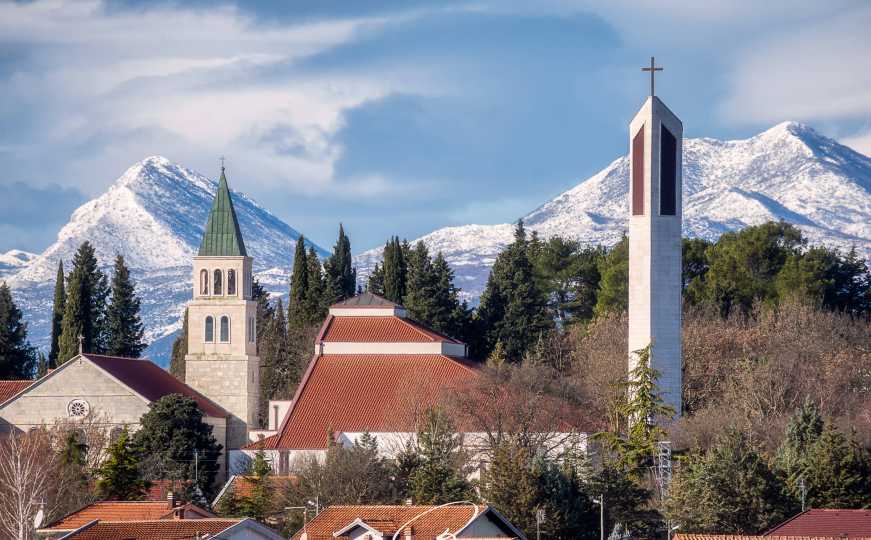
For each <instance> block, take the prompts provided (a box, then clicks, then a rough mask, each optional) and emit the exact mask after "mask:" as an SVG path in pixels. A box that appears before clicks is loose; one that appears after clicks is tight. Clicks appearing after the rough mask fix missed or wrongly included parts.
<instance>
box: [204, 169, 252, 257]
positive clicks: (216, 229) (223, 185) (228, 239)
mask: <svg viewBox="0 0 871 540" xmlns="http://www.w3.org/2000/svg"><path fill="white" fill-rule="evenodd" d="M197 255H198V256H200V257H226V256H241V257H245V256H247V253H246V252H245V242H244V241H243V240H242V231H241V230H240V229H239V220H238V219H236V209H235V208H233V199H232V197H231V196H230V188H229V187H228V186H227V177H226V176H225V175H224V168H223V167H221V179H220V180H218V190H217V192H216V193H215V200H214V202H213V203H212V210H211V212H209V221H208V222H207V223H206V230H205V232H204V233H203V241H202V243H201V244H200V251H199V253H198V254H197Z"/></svg>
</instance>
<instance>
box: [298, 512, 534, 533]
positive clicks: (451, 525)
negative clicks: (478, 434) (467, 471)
mask: <svg viewBox="0 0 871 540" xmlns="http://www.w3.org/2000/svg"><path fill="white" fill-rule="evenodd" d="M433 508H435V507H433V506H387V505H385V506H330V507H329V508H327V509H325V510H323V511H322V512H321V513H320V514H318V515H317V516H316V517H315V518H314V519H312V520H311V521H309V522H308V523H307V524H306V527H305V529H306V530H305V532H306V533H307V535H308V536H307V538H308V540H335V538H336V537H335V536H333V535H334V533H336V532H338V531H342V530H346V529H349V527H348V526H349V525H352V524H354V522H357V523H358V524H365V525H366V526H368V527H370V528H373V529H375V530H377V531H379V532H381V533H383V534H393V533H395V532H396V531H397V530H398V529H399V528H400V527H402V526H403V525H405V524H406V523H408V522H409V521H410V520H412V519H413V518H415V516H419V517H418V518H417V519H415V520H414V521H413V522H412V523H411V527H412V530H413V533H414V539H415V540H435V539H436V537H438V536H439V535H440V534H442V533H444V532H445V530H446V529H447V530H449V531H450V532H452V533H457V532H459V531H460V530H462V529H463V528H464V527H465V526H466V524H467V523H469V521H470V520H471V519H472V517H473V516H475V512H476V511H477V515H478V516H483V515H485V514H486V515H489V516H490V517H491V518H493V519H494V520H495V521H496V523H498V524H499V525H501V527H500V528H504V530H505V538H522V536H520V533H519V532H518V531H517V530H516V529H514V527H513V526H511V524H510V523H508V521H507V520H505V518H504V517H502V516H501V514H498V513H497V512H494V511H493V510H492V509H491V508H490V507H488V506H484V505H477V506H475V507H474V508H473V507H472V505H457V506H447V507H443V508H436V509H435V510H433ZM428 510H432V511H431V512H429V513H427V514H424V512H427V511H428ZM421 514H424V515H421ZM358 520H359V521H358ZM350 528H353V526H352V527H350ZM302 533H303V531H301V530H300V531H297V533H296V534H295V535H294V536H293V539H294V540H299V539H300V538H301V536H302Z"/></svg>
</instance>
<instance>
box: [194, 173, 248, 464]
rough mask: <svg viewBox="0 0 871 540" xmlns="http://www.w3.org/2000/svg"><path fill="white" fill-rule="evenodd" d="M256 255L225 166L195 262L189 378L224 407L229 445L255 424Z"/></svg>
mask: <svg viewBox="0 0 871 540" xmlns="http://www.w3.org/2000/svg"><path fill="white" fill-rule="evenodd" d="M251 285H252V259H251V257H249V256H248V254H247V252H246V251H245V242H244V241H243V239H242V232H241V231H240V229H239V221H238V220H237V219H236V211H235V209H234V208H233V200H232V197H231V195H230V189H229V187H228V186H227V177H226V175H225V174H224V167H223V165H222V166H221V178H220V180H219V181H218V190H217V192H216V194H215V200H214V202H213V203H212V210H211V212H210V213H209V220H208V223H207V224H206V230H205V233H204V234H203V241H202V243H201V244H200V249H199V253H198V254H197V256H196V257H194V264H193V291H194V295H193V300H192V301H191V302H190V303H189V304H188V354H187V356H186V357H185V382H186V383H187V384H188V385H190V386H191V387H193V388H195V389H196V390H197V391H199V392H200V393H202V394H203V395H205V396H206V397H208V398H209V399H211V400H212V401H214V402H215V403H217V404H218V405H220V406H221V407H223V408H224V409H226V410H227V411H228V412H229V413H230V414H231V417H230V418H229V419H228V421H227V446H228V449H236V448H239V447H241V446H242V445H244V444H246V443H247V442H248V429H249V428H255V427H256V426H257V407H258V402H259V396H260V358H258V356H257V328H256V321H257V302H255V301H254V300H253V299H252V294H251V293H252V291H251Z"/></svg>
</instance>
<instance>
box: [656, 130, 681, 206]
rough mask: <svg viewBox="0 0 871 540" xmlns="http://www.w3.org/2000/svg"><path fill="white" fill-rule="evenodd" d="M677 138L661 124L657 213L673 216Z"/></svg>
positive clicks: (675, 198) (675, 200)
mask: <svg viewBox="0 0 871 540" xmlns="http://www.w3.org/2000/svg"><path fill="white" fill-rule="evenodd" d="M676 191H677V139H676V138H675V136H674V135H672V134H671V132H670V131H669V130H668V129H666V127H665V126H662V139H661V143H660V156H659V215H661V216H673V215H675V213H676V211H677V197H676V195H677V193H676Z"/></svg>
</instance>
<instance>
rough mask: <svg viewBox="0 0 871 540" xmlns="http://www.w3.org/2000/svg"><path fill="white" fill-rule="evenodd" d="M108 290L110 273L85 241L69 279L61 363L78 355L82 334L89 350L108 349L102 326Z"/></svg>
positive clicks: (63, 324) (60, 342) (59, 356)
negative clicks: (103, 269)
mask: <svg viewBox="0 0 871 540" xmlns="http://www.w3.org/2000/svg"><path fill="white" fill-rule="evenodd" d="M108 292H109V289H108V285H107V283H106V276H105V275H104V274H103V272H101V271H100V269H99V268H98V267H97V259H96V257H95V256H94V248H93V246H91V244H90V243H89V242H87V241H85V242H83V243H82V245H81V246H79V249H78V250H77V251H76V255H75V257H74V258H73V269H72V271H71V272H70V275H69V276H68V278H67V286H66V293H67V298H66V301H65V302H64V316H63V322H62V323H61V336H60V341H59V352H58V365H60V364H63V363H64V362H66V361H67V360H69V359H70V358H72V357H74V356H76V355H77V354H78V352H79V336H81V337H82V350H84V351H85V352H90V353H102V352H103V351H104V350H105V335H104V333H103V331H102V329H103V328H104V321H105V316H106V297H107V296H108Z"/></svg>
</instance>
